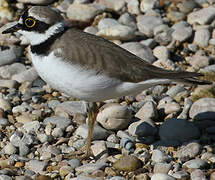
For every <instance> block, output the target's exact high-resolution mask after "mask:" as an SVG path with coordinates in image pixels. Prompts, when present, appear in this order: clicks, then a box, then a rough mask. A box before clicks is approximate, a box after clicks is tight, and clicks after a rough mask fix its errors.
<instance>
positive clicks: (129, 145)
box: [120, 138, 135, 152]
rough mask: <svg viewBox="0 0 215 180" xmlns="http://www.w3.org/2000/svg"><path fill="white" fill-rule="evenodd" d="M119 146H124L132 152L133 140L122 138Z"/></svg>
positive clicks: (133, 147) (133, 148)
mask: <svg viewBox="0 0 215 180" xmlns="http://www.w3.org/2000/svg"><path fill="white" fill-rule="evenodd" d="M120 146H121V147H122V148H125V149H126V150H128V151H130V152H134V150H135V144H134V142H133V141H131V139H128V138H122V139H121V140H120Z"/></svg>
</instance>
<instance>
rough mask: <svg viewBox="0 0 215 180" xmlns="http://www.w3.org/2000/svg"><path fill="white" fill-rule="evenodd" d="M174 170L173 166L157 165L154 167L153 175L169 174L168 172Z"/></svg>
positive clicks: (166, 164)
mask: <svg viewBox="0 0 215 180" xmlns="http://www.w3.org/2000/svg"><path fill="white" fill-rule="evenodd" d="M171 169H172V164H168V163H156V164H155V165H154V169H153V173H155V174H156V173H164V174H168V172H169V171H170V170H171Z"/></svg>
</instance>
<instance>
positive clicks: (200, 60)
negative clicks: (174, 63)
mask: <svg viewBox="0 0 215 180" xmlns="http://www.w3.org/2000/svg"><path fill="white" fill-rule="evenodd" d="M187 60H188V62H189V63H190V65H192V67H193V68H194V69H196V70H199V69H200V68H204V67H206V66H208V65H209V64H211V58H210V57H208V56H205V55H198V54H195V55H194V56H192V57H190V58H188V59H187Z"/></svg>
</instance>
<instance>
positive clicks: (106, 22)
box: [98, 18, 120, 30]
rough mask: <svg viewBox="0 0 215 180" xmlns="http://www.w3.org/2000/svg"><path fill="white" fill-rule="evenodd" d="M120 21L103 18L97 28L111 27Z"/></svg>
mask: <svg viewBox="0 0 215 180" xmlns="http://www.w3.org/2000/svg"><path fill="white" fill-rule="evenodd" d="M118 25H120V23H119V22H118V21H117V20H115V19H113V18H104V19H101V20H100V21H99V23H98V30H102V29H105V28H111V27H113V26H118Z"/></svg>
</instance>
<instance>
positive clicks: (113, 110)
mask: <svg viewBox="0 0 215 180" xmlns="http://www.w3.org/2000/svg"><path fill="white" fill-rule="evenodd" d="M131 117H132V116H131V111H130V110H129V109H128V107H127V106H121V105H120V104H107V105H105V106H103V107H102V110H101V111H100V112H99V113H98V115H97V121H98V122H99V123H100V124H101V125H102V126H103V127H104V128H106V129H109V130H120V129H124V128H126V127H127V126H128V124H129V122H130V120H131Z"/></svg>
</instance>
